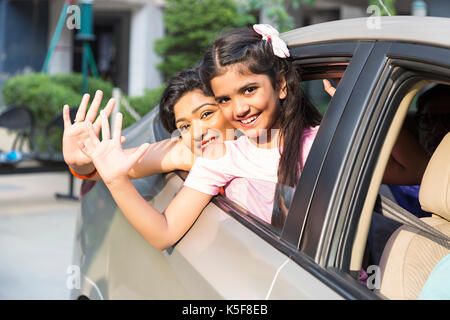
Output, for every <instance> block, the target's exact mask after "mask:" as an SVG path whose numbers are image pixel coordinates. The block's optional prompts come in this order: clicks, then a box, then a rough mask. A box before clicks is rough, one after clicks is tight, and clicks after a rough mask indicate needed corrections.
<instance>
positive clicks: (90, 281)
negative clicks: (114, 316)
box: [84, 276, 105, 300]
mask: <svg viewBox="0 0 450 320" xmlns="http://www.w3.org/2000/svg"><path fill="white" fill-rule="evenodd" d="M84 279H86V281H87V282H89V283H90V284H91V285H92V286H93V287H94V288H95V290H97V293H98V295H99V296H100V299H101V300H105V299H104V298H103V295H102V293H101V292H100V289H99V288H98V287H97V285H96V284H95V282H94V281H92V280H91V279H89V278H88V277H86V276H84Z"/></svg>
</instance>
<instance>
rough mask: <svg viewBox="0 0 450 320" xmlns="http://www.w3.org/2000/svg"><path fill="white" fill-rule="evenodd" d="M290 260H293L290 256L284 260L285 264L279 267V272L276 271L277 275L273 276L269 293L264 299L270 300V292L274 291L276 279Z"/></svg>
mask: <svg viewBox="0 0 450 320" xmlns="http://www.w3.org/2000/svg"><path fill="white" fill-rule="evenodd" d="M289 261H291V259H289V258H288V259H286V261H285V262H283V264H282V265H281V266H280V267H279V268H278V269H277V272H275V276H274V277H273V280H272V284H271V285H270V288H269V291H268V292H267V295H266V297H265V298H264V300H268V299H269V297H270V294H271V293H272V289H273V286H274V285H275V281H276V280H277V278H278V274H279V273H280V271H281V269H283V268H284V266H285V265H286V264H287V263H288V262H289Z"/></svg>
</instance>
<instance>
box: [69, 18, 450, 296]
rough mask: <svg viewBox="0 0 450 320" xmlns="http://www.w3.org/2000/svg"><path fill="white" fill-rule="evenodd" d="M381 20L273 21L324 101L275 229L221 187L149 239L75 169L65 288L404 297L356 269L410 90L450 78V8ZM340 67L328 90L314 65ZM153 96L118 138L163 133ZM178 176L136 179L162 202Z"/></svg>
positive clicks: (82, 292) (328, 75)
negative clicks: (72, 269)
mask: <svg viewBox="0 0 450 320" xmlns="http://www.w3.org/2000/svg"><path fill="white" fill-rule="evenodd" d="M379 22H380V23H379V28H376V27H374V26H371V25H370V24H368V19H367V18H358V19H349V20H340V21H333V22H326V23H321V24H316V25H312V26H307V27H303V28H299V29H295V30H291V31H289V32H286V33H283V34H282V35H281V37H282V38H283V39H284V40H285V41H286V42H287V44H288V46H289V48H290V53H291V57H292V59H293V60H294V64H295V66H296V67H297V68H298V70H299V72H300V74H301V79H302V86H303V88H304V90H305V91H306V92H307V94H308V95H309V96H310V97H311V99H312V100H313V101H314V102H315V103H316V105H317V106H318V107H319V109H320V110H321V111H322V112H323V113H324V117H323V120H322V122H321V125H320V129H319V131H318V133H317V136H316V138H315V141H314V143H313V145H312V147H311V150H310V153H309V156H308V159H307V160H306V163H305V165H304V168H303V171H302V174H301V176H300V179H299V181H298V184H297V186H296V188H295V190H291V191H294V195H293V199H292V201H291V204H290V206H289V208H288V209H289V211H288V215H287V218H286V223H285V224H284V227H283V228H282V229H281V230H280V229H276V228H273V227H272V226H271V225H270V224H268V223H266V222H264V221H262V220H261V219H258V217H256V216H254V215H253V214H252V213H251V212H248V211H246V210H245V209H244V208H242V207H240V206H239V205H237V204H236V203H234V202H232V201H230V200H229V199H227V198H226V197H225V196H224V195H221V194H219V195H217V196H215V197H214V198H213V199H212V200H211V202H210V203H209V204H208V206H207V207H206V208H205V209H204V211H203V212H202V214H201V215H200V216H199V218H198V219H197V220H196V222H195V223H194V225H193V226H192V227H191V228H190V230H189V231H188V232H187V233H186V234H185V235H184V236H183V237H182V238H181V239H180V240H179V241H178V242H177V243H176V244H175V245H173V246H172V247H170V248H168V249H167V250H164V251H159V250H156V249H155V248H153V247H152V246H151V245H149V244H148V243H147V242H146V241H145V240H144V239H143V237H142V236H141V235H140V234H139V233H138V232H137V231H136V230H135V229H134V228H133V227H132V226H131V225H130V223H129V222H128V220H127V219H126V218H125V217H124V215H123V214H122V212H121V211H120V209H119V208H118V207H117V205H116V203H115V202H114V200H113V199H112V197H111V195H110V193H109V191H108V189H107V188H106V187H105V185H104V184H103V183H102V182H92V181H84V182H83V185H82V195H83V196H82V201H81V210H80V214H79V216H78V219H77V226H76V238H75V249H74V257H73V266H76V267H78V268H79V271H80V275H79V276H80V281H79V285H78V286H73V288H72V291H71V297H72V298H73V299H86V298H88V299H389V298H391V299H409V298H416V297H417V295H418V292H417V290H419V292H420V288H418V289H416V292H415V295H413V296H412V297H410V296H408V295H404V296H396V295H395V294H393V295H389V293H386V291H383V290H382V288H381V289H380V286H381V287H382V286H383V283H382V281H381V285H380V282H379V281H378V282H377V281H375V280H377V279H378V280H379V278H377V277H379V276H380V275H379V274H377V272H375V271H374V273H373V274H370V272H368V279H366V280H365V281H364V282H363V280H362V276H361V274H362V273H361V268H362V267H366V268H367V267H368V266H367V265H365V262H364V256H365V255H364V253H365V250H366V247H367V237H368V233H369V226H370V223H371V217H372V215H373V214H375V213H374V208H375V206H376V203H377V201H376V200H377V196H378V194H379V191H380V187H381V177H382V175H383V172H384V170H385V167H386V164H387V161H388V158H389V155H390V153H391V149H392V147H393V144H394V142H395V140H396V137H397V135H398V133H399V130H400V128H401V127H402V126H403V125H406V123H407V120H408V119H409V118H410V117H411V113H412V112H414V105H415V97H416V96H417V95H418V94H419V92H421V91H423V89H424V88H427V87H428V86H429V85H430V84H434V83H441V84H446V85H450V19H446V18H435V17H409V16H398V17H380V20H379ZM336 78H339V79H340V81H339V84H338V85H337V88H336V89H337V90H336V92H335V94H334V96H333V97H332V98H331V97H329V96H328V95H327V94H326V93H325V92H324V90H323V86H322V79H336ZM336 84H337V83H335V85H336ZM449 108H450V104H449ZM157 109H158V108H155V109H153V110H152V111H151V112H149V113H148V114H147V115H146V116H145V117H144V118H143V119H141V120H140V121H139V122H137V123H135V124H134V125H132V126H131V127H129V128H127V129H126V130H125V131H124V135H125V136H126V137H127V142H126V145H125V146H126V147H133V146H138V145H140V144H141V143H144V142H155V141H159V140H162V139H165V138H169V137H170V135H169V133H168V132H166V131H165V129H164V128H163V126H162V125H161V123H160V121H159V118H158V110H157ZM405 119H406V120H405ZM410 126H411V128H412V130H414V126H417V125H416V124H415V123H414V122H412V125H410ZM185 177H186V173H183V172H172V173H168V174H160V175H155V176H151V177H147V178H142V179H137V180H134V181H133V183H134V185H135V186H136V188H137V189H138V191H139V192H140V193H141V195H142V196H143V197H144V198H145V199H146V200H147V201H148V202H149V203H151V204H152V205H153V206H154V207H155V208H156V209H158V210H160V212H162V211H163V210H164V209H165V208H166V207H167V205H168V203H169V202H170V201H171V199H172V198H173V197H174V195H175V194H176V193H177V192H178V191H179V190H180V188H181V187H182V185H183V181H184V179H185ZM186 205H188V204H186ZM447 222H448V221H447ZM368 270H369V269H367V271H368ZM374 270H375V269H374ZM377 270H379V269H377ZM374 279H375V280H374ZM369 284H371V285H372V287H371V286H370V285H369ZM377 286H378V287H377Z"/></svg>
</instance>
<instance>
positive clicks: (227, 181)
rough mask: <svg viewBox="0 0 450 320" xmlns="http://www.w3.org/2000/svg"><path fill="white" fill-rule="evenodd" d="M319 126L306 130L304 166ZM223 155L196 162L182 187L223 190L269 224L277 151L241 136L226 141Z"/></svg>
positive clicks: (205, 190) (216, 192)
mask: <svg viewBox="0 0 450 320" xmlns="http://www.w3.org/2000/svg"><path fill="white" fill-rule="evenodd" d="M318 129H319V126H316V127H311V128H307V129H305V132H304V134H303V149H302V154H303V159H302V160H303V164H304V163H305V161H306V158H307V156H308V154H309V150H310V149H311V146H312V143H313V142H314V139H315V137H316V134H317V131H318ZM225 146H226V152H225V155H224V156H223V157H221V158H219V159H207V158H197V159H196V161H195V163H194V165H193V167H192V169H191V171H190V172H189V175H188V177H187V178H186V181H185V182H184V185H185V186H187V187H190V188H192V189H195V190H197V191H200V192H203V193H206V194H210V195H216V194H218V193H219V190H220V187H225V195H226V197H227V198H229V199H230V200H232V201H234V202H236V203H237V204H239V205H240V206H242V207H244V208H246V209H247V210H248V211H249V212H251V213H252V214H254V215H256V216H258V217H259V218H261V219H263V220H264V221H266V222H268V223H270V221H271V217H272V208H273V201H274V196H275V187H276V184H277V182H278V174H277V173H278V162H279V160H280V151H279V149H278V148H272V149H263V148H258V147H256V146H255V145H254V144H252V143H251V142H250V140H249V139H248V138H247V137H246V136H245V135H244V136H241V137H240V138H239V139H237V140H234V141H225Z"/></svg>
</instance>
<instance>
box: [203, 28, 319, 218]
mask: <svg viewBox="0 0 450 320" xmlns="http://www.w3.org/2000/svg"><path fill="white" fill-rule="evenodd" d="M234 64H242V66H243V67H246V68H247V69H248V70H249V71H250V72H252V73H254V74H265V75H267V76H268V77H269V79H270V81H271V83H272V87H273V88H274V89H275V90H276V91H278V90H280V89H281V88H280V85H281V81H280V80H281V79H282V77H285V79H286V88H287V96H286V98H285V99H283V100H281V101H280V105H279V106H278V107H279V112H278V114H279V117H278V119H274V121H278V123H279V125H280V139H283V152H282V154H281V157H280V162H279V166H278V183H279V184H283V185H286V186H292V187H293V186H295V185H296V183H297V181H298V178H299V176H300V171H301V170H302V169H303V163H302V161H301V159H302V145H303V143H302V142H303V137H302V136H303V131H304V130H305V129H306V128H308V127H310V126H316V125H318V124H320V121H321V119H322V115H321V114H320V113H319V111H318V110H317V109H316V108H315V107H314V106H313V105H312V103H311V102H310V101H309V100H308V99H307V97H306V96H305V95H304V94H303V92H302V90H301V88H300V77H299V74H298V72H297V70H296V69H295V68H294V66H293V65H292V62H291V60H290V59H283V58H279V57H277V56H275V55H274V53H273V49H272V44H271V42H270V41H265V40H262V37H261V35H259V34H258V33H256V32H255V31H254V30H253V29H249V28H245V29H237V30H234V31H231V32H228V33H225V34H223V35H221V36H220V37H219V38H217V39H216V40H215V42H214V44H213V45H212V46H211V48H210V49H209V50H208V51H207V52H206V54H205V56H204V58H203V61H202V64H201V65H200V77H201V79H202V81H203V83H205V85H206V86H207V87H208V90H211V86H210V83H211V80H212V79H213V78H214V77H216V76H219V75H222V74H224V73H225V72H226V71H227V67H228V66H232V65H234ZM243 71H245V68H243ZM283 221H284V217H276V216H272V224H274V225H277V224H280V223H282V222H283Z"/></svg>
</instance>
